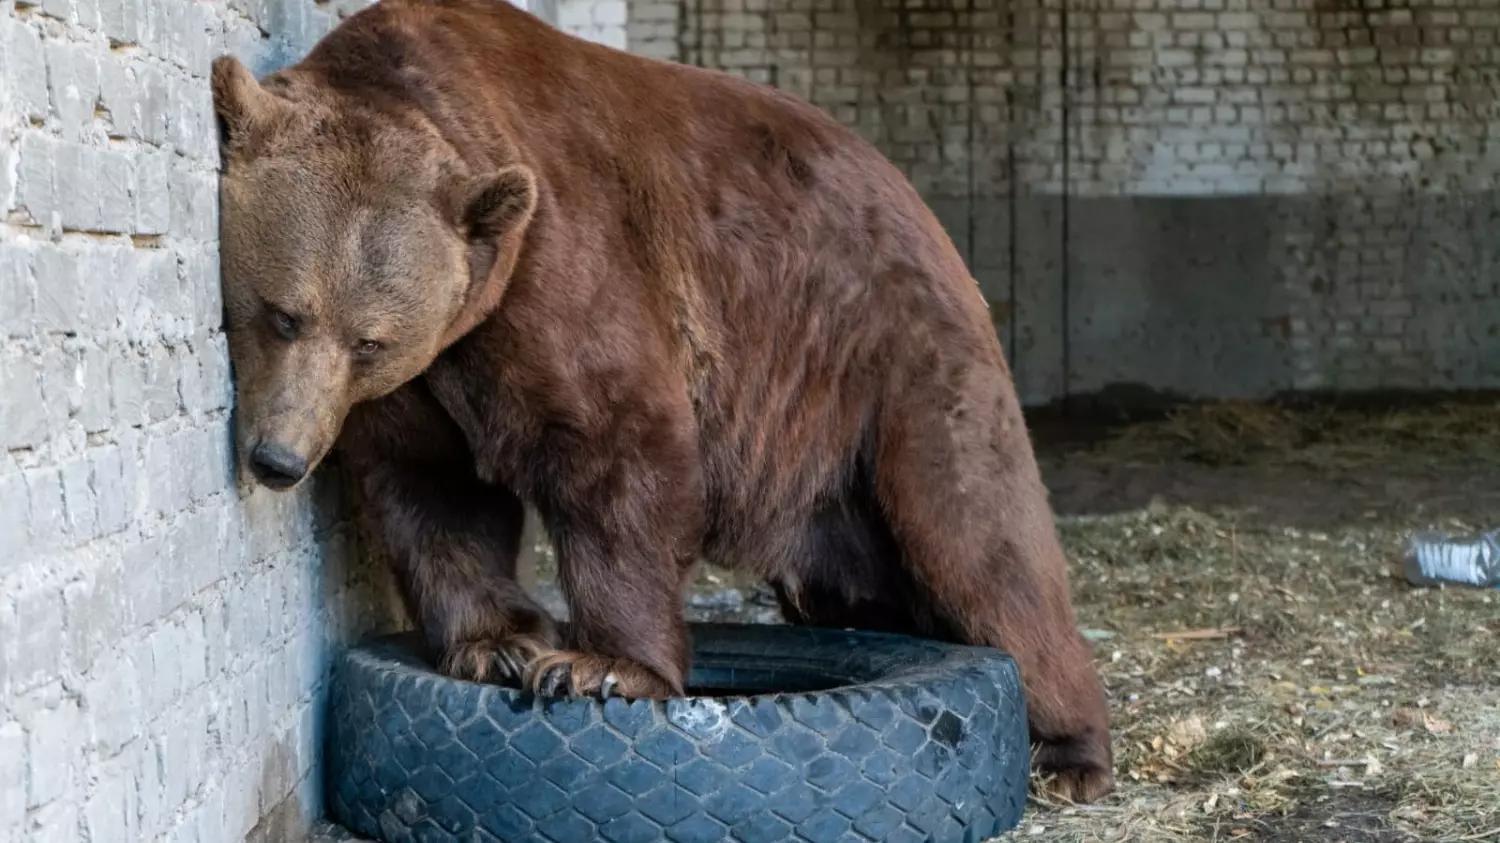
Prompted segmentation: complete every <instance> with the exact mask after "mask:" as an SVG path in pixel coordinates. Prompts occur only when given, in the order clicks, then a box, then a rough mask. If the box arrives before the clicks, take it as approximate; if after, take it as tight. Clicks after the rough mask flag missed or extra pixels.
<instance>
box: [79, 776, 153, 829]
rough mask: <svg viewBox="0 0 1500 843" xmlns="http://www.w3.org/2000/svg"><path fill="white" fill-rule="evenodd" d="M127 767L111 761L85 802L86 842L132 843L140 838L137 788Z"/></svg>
mask: <svg viewBox="0 0 1500 843" xmlns="http://www.w3.org/2000/svg"><path fill="white" fill-rule="evenodd" d="M135 784H136V783H135V781H134V779H133V778H132V777H131V775H130V770H129V768H128V767H126V766H125V765H124V764H122V763H114V764H110V765H109V766H108V767H107V768H106V769H105V771H104V773H103V774H102V775H101V776H100V779H99V781H98V782H97V783H96V784H95V785H94V788H93V793H92V795H90V797H89V800H88V802H87V803H86V804H85V805H84V809H83V817H84V825H85V827H86V828H87V829H88V835H89V836H88V840H89V843H132V841H135V840H139V839H141V838H140V836H139V830H138V828H137V825H136V788H135Z"/></svg>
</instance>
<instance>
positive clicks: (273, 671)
mask: <svg viewBox="0 0 1500 843" xmlns="http://www.w3.org/2000/svg"><path fill="white" fill-rule="evenodd" d="M337 14H338V12H337V7H333V6H328V5H322V4H317V5H315V4H313V3H310V2H304V0H258V1H257V2H234V1H233V0H232V1H231V2H182V1H181V0H149V2H138V1H137V0H44V2H40V3H30V2H24V3H18V2H17V0H0V840H4V841H26V842H27V843H42V842H43V841H59V842H60V843H61V841H67V843H72V841H79V840H88V841H91V843H104V841H127V842H128V843H136V841H151V840H194V841H204V843H221V841H230V840H239V839H242V838H247V837H248V838H249V839H252V840H265V841H283V840H289V839H295V838H296V836H297V833H298V832H299V831H300V829H301V828H302V827H303V826H304V825H305V824H306V823H307V821H308V820H309V818H310V817H311V816H313V815H316V814H317V813H318V812H319V811H320V810H321V797H320V794H319V791H320V787H319V774H318V757H319V743H320V739H321V738H320V731H321V725H320V720H319V716H318V712H319V710H320V706H321V697H322V688H323V683H324V678H325V673H326V665H327V663H328V659H329V655H330V653H331V652H332V651H333V648H335V647H337V646H338V645H340V644H341V643H342V642H344V641H347V640H348V639H349V638H350V637H351V636H353V635H355V634H357V633H359V632H360V631H362V630H364V629H366V628H369V627H371V626H373V625H376V624H378V623H380V622H381V621H382V620H384V619H386V618H388V617H390V616H391V612H390V608H389V604H388V603H387V600H386V595H387V592H385V591H384V590H383V589H382V588H379V587H377V586H376V585H374V584H372V582H371V578H372V577H375V576H376V575H377V574H376V572H372V571H371V570H369V568H368V567H367V566H364V565H359V564H356V563H355V561H354V560H355V557H356V553H355V551H356V547H355V537H354V536H353V534H352V532H351V530H350V528H349V525H348V522H347V519H346V516H345V511H346V506H345V502H344V499H343V497H344V496H343V495H342V494H341V488H342V487H341V484H340V482H339V478H338V477H337V475H336V474H330V473H326V472H325V473H324V474H323V476H322V477H320V478H319V480H318V482H316V483H315V484H314V486H313V488H311V489H309V490H307V491H305V492H302V493H299V494H296V495H293V496H276V495H273V494H271V493H268V492H265V491H254V492H251V491H249V490H248V489H245V488H241V487H238V486H237V485H236V478H235V472H234V468H233V455H232V445H231V433H230V421H231V419H230V416H231V406H230V405H231V397H232V396H231V389H230V382H229V361H228V358H227V355H226V350H225V344H224V335H223V332H222V328H221V324H220V296H219V276H218V247H217V242H216V241H217V227H218V215H217V181H216V169H217V167H218V154H217V149H216V145H217V139H216V129H215V124H214V117H213V113H212V108H211V101H210V95H209V89H208V84H207V79H206V74H207V72H208V67H209V61H210V60H211V58H212V57H213V56H214V55H216V54H218V53H220V52H221V51H232V52H235V53H237V54H238V55H240V56H241V57H243V58H245V59H246V60H247V61H248V62H249V63H250V64H251V66H252V67H254V68H255V69H257V70H258V71H261V72H265V71H269V70H271V69H273V68H274V67H275V66H277V65H279V64H282V63H285V62H287V61H289V60H291V59H293V58H295V57H296V56H298V55H300V54H301V53H302V52H303V51H304V50H305V49H306V48H307V47H308V46H309V45H310V44H311V43H312V42H313V41H314V40H316V38H317V37H318V36H319V35H320V34H321V33H322V32H323V31H325V30H326V29H327V28H328V27H329V26H330V24H331V23H333V22H334V20H335V19H336V17H337Z"/></svg>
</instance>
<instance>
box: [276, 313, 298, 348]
mask: <svg viewBox="0 0 1500 843" xmlns="http://www.w3.org/2000/svg"><path fill="white" fill-rule="evenodd" d="M271 327H273V328H275V329H276V333H278V334H280V335H281V338H282V339H287V340H294V339H296V338H297V317H295V316H293V315H291V314H290V313H287V312H286V311H285V310H277V309H275V308H272V310H271Z"/></svg>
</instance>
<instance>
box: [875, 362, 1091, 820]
mask: <svg viewBox="0 0 1500 843" xmlns="http://www.w3.org/2000/svg"><path fill="white" fill-rule="evenodd" d="M948 374H949V378H948V381H949V382H948V383H943V382H941V380H942V379H940V378H939V377H936V376H935V373H928V374H926V375H925V376H924V377H922V378H920V379H913V382H912V383H909V384H907V385H906V388H904V389H900V390H893V392H892V393H888V396H889V400H888V403H887V405H886V407H885V408H884V409H883V412H882V416H881V421H880V425H879V430H878V436H877V448H876V457H875V466H876V469H875V471H876V483H875V486H876V495H877V498H878V499H879V501H880V504H881V507H882V509H883V510H884V511H885V513H886V515H887V518H888V519H889V523H890V527H891V531H892V533H893V534H894V535H895V536H896V540H897V542H898V543H899V544H900V546H901V550H902V558H903V559H904V561H905V563H906V564H907V566H908V567H909V569H910V571H911V575H912V577H913V578H914V579H915V580H916V581H917V583H919V584H920V586H921V587H922V589H923V590H924V591H926V593H927V594H928V595H930V597H931V599H932V601H933V605H934V608H935V609H936V610H937V612H938V613H939V614H941V615H943V616H945V617H946V618H947V620H948V622H949V624H951V626H952V627H953V628H954V631H955V633H956V634H957V635H958V636H959V637H961V638H962V639H963V640H966V641H968V642H969V643H974V644H982V645H988V646H993V647H998V648H1001V649H1004V650H1006V651H1007V652H1009V653H1010V654H1011V655H1012V656H1013V657H1014V658H1015V659H1016V662H1017V664H1018V665H1019V666H1020V669H1021V677H1022V681H1023V682H1024V684H1025V687H1026V692H1027V708H1028V711H1029V713H1030V717H1031V733H1032V741H1033V743H1034V744H1035V745H1036V756H1035V759H1036V763H1037V766H1038V768H1039V769H1040V770H1042V771H1043V772H1044V773H1049V774H1052V775H1054V776H1055V778H1054V780H1053V788H1054V789H1055V790H1056V791H1057V792H1058V793H1059V794H1060V795H1062V796H1064V797H1066V798H1069V799H1073V800H1077V801H1090V800H1093V799H1096V798H1098V797H1100V796H1102V795H1104V794H1105V793H1107V792H1109V791H1110V790H1111V789H1112V787H1113V784H1114V775H1113V771H1112V755H1111V751H1110V743H1109V723H1108V711H1107V708H1106V705H1105V699H1104V692H1103V688H1102V686H1101V685H1100V683H1099V679H1098V675H1097V673H1096V672H1095V670H1094V668H1093V665H1092V662H1091V654H1090V651H1089V648H1088V645H1087V644H1086V643H1085V642H1084V641H1083V638H1082V636H1080V634H1079V632H1078V629H1077V624H1076V621H1075V619H1074V614H1073V607H1072V603H1071V600H1070V598H1069V594H1068V578H1067V570H1066V565H1067V563H1066V560H1065V558H1064V556H1063V551H1062V547H1061V545H1060V543H1059V542H1058V539H1057V534H1056V528H1055V526H1054V524H1053V517H1052V512H1051V508H1050V506H1049V504H1048V502H1047V494H1046V490H1045V488H1044V487H1043V486H1042V482H1041V478H1040V475H1039V472H1038V471H1037V467H1036V460H1035V457H1034V455H1033V453H1032V450H1031V443H1030V441H1029V440H1028V437H1027V434H1026V427H1025V422H1024V420H1023V418H1022V416H1021V410H1020V406H1019V402H1018V401H1017V400H1016V397H1015V391H1014V388H1013V387H1012V386H1011V384H1010V381H1009V378H1008V376H1007V374H1006V372H1005V370H1004V368H1003V365H993V364H988V363H987V362H986V361H968V362H966V363H961V364H958V365H956V366H954V367H952V368H951V369H949V371H948Z"/></svg>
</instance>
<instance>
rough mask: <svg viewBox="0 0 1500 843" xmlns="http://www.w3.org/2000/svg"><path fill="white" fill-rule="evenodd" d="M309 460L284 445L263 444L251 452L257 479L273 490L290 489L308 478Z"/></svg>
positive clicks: (251, 461) (253, 469)
mask: <svg viewBox="0 0 1500 843" xmlns="http://www.w3.org/2000/svg"><path fill="white" fill-rule="evenodd" d="M307 464H308V459H307V457H304V456H302V455H300V454H298V453H297V452H295V451H293V450H292V449H291V448H288V447H286V446H284V445H279V444H277V443H275V442H261V443H260V444H258V445H256V446H255V450H253V451H251V452H250V470H251V471H253V472H255V479H256V480H259V481H260V482H261V483H262V484H263V485H266V486H269V487H271V488H272V489H290V488H291V487H293V486H295V485H297V483H298V482H300V481H301V480H302V478H303V477H305V476H307V468H308V465H307Z"/></svg>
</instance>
